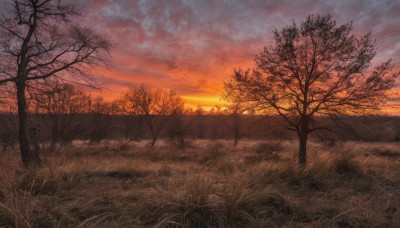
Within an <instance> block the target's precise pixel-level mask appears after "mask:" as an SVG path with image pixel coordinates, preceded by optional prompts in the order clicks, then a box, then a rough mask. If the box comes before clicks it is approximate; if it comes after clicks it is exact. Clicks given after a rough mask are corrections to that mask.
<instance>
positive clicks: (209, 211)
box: [0, 140, 400, 227]
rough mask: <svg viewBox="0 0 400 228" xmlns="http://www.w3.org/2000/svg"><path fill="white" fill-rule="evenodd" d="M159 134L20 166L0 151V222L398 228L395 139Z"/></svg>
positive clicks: (74, 149) (399, 161) (399, 171)
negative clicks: (183, 140) (152, 139)
mask: <svg viewBox="0 0 400 228" xmlns="http://www.w3.org/2000/svg"><path fill="white" fill-rule="evenodd" d="M308 148H309V153H308V158H309V160H308V165H307V167H306V168H305V169H301V168H299V167H298V166H297V142H296V141H280V142H277V141H245V140H243V141H241V142H240V143H239V145H238V146H237V147H233V146H232V142H231V141H208V140H195V141H191V142H190V144H189V145H188V147H187V149H186V150H184V151H181V150H178V149H176V148H175V146H174V145H172V144H171V143H170V142H168V141H160V142H159V143H158V144H157V145H156V146H155V147H154V148H153V147H151V146H150V145H149V142H147V141H141V142H133V143H131V144H130V145H129V146H128V147H126V148H124V149H123V150H120V149H121V142H116V141H115V142H106V143H101V144H99V145H90V144H85V143H83V142H74V143H73V145H71V146H68V147H66V148H64V150H63V151H62V152H60V153H57V154H44V155H43V156H42V157H43V158H44V159H43V161H42V166H41V167H39V168H36V169H32V170H28V171H25V170H23V169H22V168H20V167H21V165H20V161H19V154H18V153H16V152H11V151H8V152H6V153H5V154H4V153H3V154H2V155H1V159H0V178H1V191H0V226H1V227H3V226H5V227H115V226H117V227H376V226H381V227H399V226H400V168H399V167H400V145H399V144H398V143H397V144H396V143H366V142H338V143H336V144H335V145H323V144H320V143H313V142H311V143H310V144H309V147H308Z"/></svg>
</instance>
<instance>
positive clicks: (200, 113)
mask: <svg viewBox="0 0 400 228" xmlns="http://www.w3.org/2000/svg"><path fill="white" fill-rule="evenodd" d="M194 113H195V115H196V122H197V126H196V127H197V129H198V134H197V137H198V138H199V139H203V138H204V122H205V121H204V114H205V111H204V109H203V107H202V106H201V105H198V106H197V108H196V110H195V111H194Z"/></svg>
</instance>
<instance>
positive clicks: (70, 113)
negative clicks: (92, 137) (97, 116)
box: [31, 80, 91, 152]
mask: <svg viewBox="0 0 400 228" xmlns="http://www.w3.org/2000/svg"><path fill="white" fill-rule="evenodd" d="M31 96H32V98H33V102H34V106H35V109H36V112H37V113H38V114H39V115H40V116H42V117H43V118H44V121H43V122H44V123H45V124H46V125H47V127H48V128H49V130H50V135H51V137H50V139H51V142H50V148H49V151H50V152H54V151H55V149H56V147H57V145H60V144H61V143H64V144H66V143H70V142H71V141H72V139H73V137H74V136H75V135H76V134H77V133H78V132H79V131H81V130H82V129H81V127H82V126H81V125H80V124H79V121H78V118H79V116H78V115H82V114H83V113H85V112H86V111H87V109H88V107H89V104H90V101H91V98H90V96H89V95H88V94H86V93H85V92H84V91H82V90H80V89H78V88H76V87H75V86H74V85H72V84H69V83H63V82H61V81H59V80H53V81H50V82H49V83H48V85H46V86H45V87H44V88H43V90H42V91H34V92H33V93H32V95H31Z"/></svg>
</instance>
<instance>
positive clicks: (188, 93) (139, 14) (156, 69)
mask: <svg viewBox="0 0 400 228" xmlns="http://www.w3.org/2000/svg"><path fill="white" fill-rule="evenodd" d="M84 2H85V3H84V6H85V8H84V9H85V11H84V12H85V15H86V17H87V19H85V20H87V21H88V23H90V24H91V25H92V26H94V27H95V28H96V29H97V30H98V31H100V32H101V33H104V34H105V35H106V36H107V37H108V38H109V39H110V40H111V41H112V42H113V43H115V44H116V46H115V49H114V50H113V51H112V66H111V68H110V69H109V70H108V71H104V70H101V71H97V72H95V73H94V74H95V77H96V78H97V81H98V82H99V83H101V84H102V85H103V87H104V88H105V89H104V90H103V91H102V93H103V94H104V95H106V96H107V97H108V98H112V97H116V96H118V94H120V93H121V90H123V89H124V88H126V87H128V86H130V85H132V84H135V83H142V82H144V83H148V84H150V85H153V86H156V87H160V88H166V89H176V90H177V91H178V93H179V94H181V95H182V96H183V97H184V98H185V99H186V101H187V103H189V105H192V106H196V105H197V104H201V105H203V106H211V105H213V104H217V103H220V102H221V101H220V99H219V97H220V95H221V92H222V88H223V81H226V80H228V79H229V77H230V75H231V74H232V72H233V69H234V68H237V67H251V66H252V61H253V58H254V56H255V54H256V53H257V52H258V50H260V49H261V48H262V47H263V46H265V45H268V44H269V42H270V41H271V39H272V32H273V30H274V29H275V28H277V29H279V28H281V27H283V26H285V25H288V24H291V23H293V22H296V23H297V24H300V23H301V22H302V20H304V19H305V17H306V16H307V15H308V14H327V13H330V14H331V15H332V16H333V18H334V19H335V20H336V21H337V23H338V24H343V23H348V22H350V21H353V27H354V30H353V32H354V33H355V34H356V35H362V34H365V33H366V32H368V31H371V32H372V33H373V36H374V38H375V39H376V40H377V43H378V54H377V56H376V58H375V62H379V61H383V60H385V59H389V58H392V59H393V61H394V62H395V63H398V65H400V28H399V26H400V0H379V1H378V0H352V1H350V0H342V1H336V0H335V1H333V0H326V1H317V0H304V1H300V0H298V1H293V0H287V1H285V0H275V1H274V0H269V1H267V0H248V1H245V0H138V1H135V0H84ZM396 68H397V69H400V68H399V67H398V66H397V67H396ZM398 100H399V101H400V98H399V99H398Z"/></svg>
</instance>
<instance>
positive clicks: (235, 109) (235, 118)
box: [227, 103, 243, 146]
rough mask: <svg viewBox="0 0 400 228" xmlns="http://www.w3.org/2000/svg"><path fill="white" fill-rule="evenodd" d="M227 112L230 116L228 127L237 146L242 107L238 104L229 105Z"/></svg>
mask: <svg viewBox="0 0 400 228" xmlns="http://www.w3.org/2000/svg"><path fill="white" fill-rule="evenodd" d="M227 112H228V114H229V122H228V126H229V129H230V130H231V131H232V135H233V145H234V146H237V144H238V142H239V138H240V130H241V124H240V122H241V121H240V120H241V118H240V117H241V116H242V114H243V111H242V107H241V105H240V104H238V103H232V104H230V105H228V108H227Z"/></svg>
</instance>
